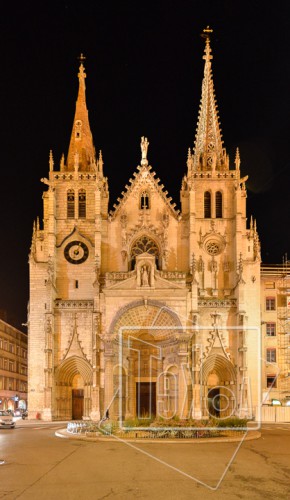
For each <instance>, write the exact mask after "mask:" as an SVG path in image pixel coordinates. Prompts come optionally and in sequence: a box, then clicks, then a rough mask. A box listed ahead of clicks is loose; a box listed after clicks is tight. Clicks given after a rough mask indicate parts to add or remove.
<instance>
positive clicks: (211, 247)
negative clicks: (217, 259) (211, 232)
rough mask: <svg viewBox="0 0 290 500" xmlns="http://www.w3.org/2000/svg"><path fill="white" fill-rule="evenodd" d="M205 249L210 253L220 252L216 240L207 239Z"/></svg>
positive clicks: (216, 253)
mask: <svg viewBox="0 0 290 500" xmlns="http://www.w3.org/2000/svg"><path fill="white" fill-rule="evenodd" d="M205 249H206V251H207V253H209V254H210V255H218V254H219V253H220V252H221V248H220V245H219V244H218V243H217V242H216V241H209V242H208V243H207V244H206V247H205Z"/></svg>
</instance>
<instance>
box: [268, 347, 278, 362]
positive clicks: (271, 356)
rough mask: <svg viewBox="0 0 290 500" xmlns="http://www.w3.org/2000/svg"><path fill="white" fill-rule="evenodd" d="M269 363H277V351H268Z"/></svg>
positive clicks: (273, 349) (272, 349)
mask: <svg viewBox="0 0 290 500" xmlns="http://www.w3.org/2000/svg"><path fill="white" fill-rule="evenodd" d="M266 359H267V363H276V349H275V348H270V349H267V350H266Z"/></svg>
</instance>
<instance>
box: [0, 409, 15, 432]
mask: <svg viewBox="0 0 290 500" xmlns="http://www.w3.org/2000/svg"><path fill="white" fill-rule="evenodd" d="M14 427H15V422H14V420H13V416H12V415H11V413H10V412H9V411H5V410H0V429H4V428H8V429H9V428H10V429H14Z"/></svg>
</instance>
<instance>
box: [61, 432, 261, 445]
mask: <svg viewBox="0 0 290 500" xmlns="http://www.w3.org/2000/svg"><path fill="white" fill-rule="evenodd" d="M55 436H56V437H59V438H63V439H73V440H79V441H87V442H99V441H100V442H106V441H107V442H110V441H115V442H116V441H119V442H125V443H155V444H161V443H162V444H168V443H170V444H185V443H186V444H189V443H190V444H202V443H237V442H238V443H240V442H241V439H242V438H241V437H239V438H238V437H237V438H235V437H233V438H230V437H228V438H226V437H225V438H199V439H196V438H193V439H164V438H163V439H158V438H155V439H147V438H143V439H142V438H139V439H138V438H135V439H129V438H128V439H126V438H119V437H118V436H112V435H110V436H104V435H100V436H94V437H88V436H84V435H80V434H71V433H69V432H67V430H66V429H60V430H57V431H56V432H55ZM260 437H261V433H260V432H258V431H251V430H250V431H248V433H247V435H246V436H245V437H244V438H243V440H244V441H252V440H253V439H259V438H260Z"/></svg>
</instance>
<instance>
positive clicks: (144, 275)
mask: <svg viewBox="0 0 290 500" xmlns="http://www.w3.org/2000/svg"><path fill="white" fill-rule="evenodd" d="M141 285H142V286H148V285H149V272H148V267H147V266H142V268H141Z"/></svg>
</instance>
